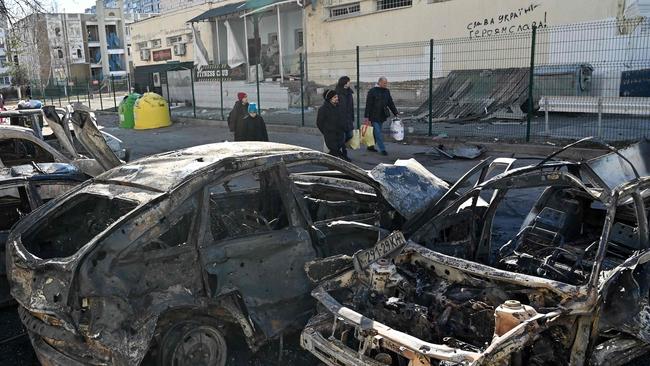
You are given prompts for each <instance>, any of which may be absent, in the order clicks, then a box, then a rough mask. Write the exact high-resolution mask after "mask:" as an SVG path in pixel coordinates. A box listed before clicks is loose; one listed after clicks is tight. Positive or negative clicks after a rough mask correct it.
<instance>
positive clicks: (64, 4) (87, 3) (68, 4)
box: [44, 0, 95, 13]
mask: <svg viewBox="0 0 650 366" xmlns="http://www.w3.org/2000/svg"><path fill="white" fill-rule="evenodd" d="M44 3H45V4H48V3H49V4H52V5H49V6H48V5H45V6H46V8H48V7H53V4H54V3H56V6H57V7H58V12H60V13H62V12H63V9H65V12H66V13H83V12H84V10H85V9H86V8H90V7H91V6H93V5H95V0H52V1H45V2H44ZM48 10H49V9H48Z"/></svg>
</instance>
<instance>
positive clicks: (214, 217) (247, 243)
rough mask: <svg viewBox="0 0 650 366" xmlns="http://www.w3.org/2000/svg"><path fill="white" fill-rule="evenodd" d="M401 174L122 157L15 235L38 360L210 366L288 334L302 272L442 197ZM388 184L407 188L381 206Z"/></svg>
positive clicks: (246, 158) (268, 149) (276, 156)
mask: <svg viewBox="0 0 650 366" xmlns="http://www.w3.org/2000/svg"><path fill="white" fill-rule="evenodd" d="M408 165H409V163H404V164H403V165H401V166H395V167H393V168H390V169H389V167H386V166H384V167H383V168H380V169H379V170H378V171H375V172H374V175H375V176H376V177H377V178H373V177H371V175H370V174H368V172H366V171H365V170H362V169H360V168H358V167H356V166H354V165H352V164H349V163H347V162H345V161H343V160H340V159H337V158H334V157H332V156H329V155H327V154H323V153H320V152H316V151H313V150H309V149H304V148H299V147H295V146H290V145H282V144H273V143H221V144H212V145H204V146H197V147H193V148H189V149H184V150H180V151H174V152H169V153H164V154H159V155H154V156H151V157H147V158H144V159H141V160H138V161H135V162H131V163H128V164H126V165H122V166H120V167H117V168H115V169H112V170H109V171H108V172H106V173H104V174H102V175H100V176H98V177H96V178H94V179H93V180H92V181H88V182H86V183H83V184H82V185H80V186H78V187H77V188H75V189H73V190H72V191H70V192H68V193H66V194H65V195H64V196H62V197H60V198H58V199H56V200H54V201H52V202H50V203H48V204H47V205H46V207H43V208H41V209H40V210H38V211H37V212H35V213H33V214H32V215H30V216H29V217H27V218H25V219H23V220H22V221H21V222H19V223H18V224H17V225H16V226H15V227H14V229H13V230H12V232H11V233H10V235H9V238H8V240H7V269H8V278H9V281H10V284H11V294H12V296H13V297H14V298H15V299H16V300H17V301H18V303H19V305H20V307H19V313H20V315H21V320H22V322H23V323H24V325H25V326H26V328H27V329H28V332H29V335H30V338H31V340H32V344H33V345H34V348H35V350H36V352H37V355H38V357H39V359H40V360H41V362H43V363H44V364H48V365H51V364H55V365H77V364H115V365H123V364H138V363H140V362H141V361H142V360H143V358H145V356H146V355H148V356H147V357H148V359H149V357H150V358H151V359H154V360H158V362H159V363H160V364H163V365H170V364H209V365H224V364H225V363H226V360H227V357H228V356H227V355H228V353H227V343H226V342H227V340H228V341H229V340H230V338H231V337H236V338H238V337H239V339H242V338H243V339H245V342H246V343H247V344H248V346H249V347H250V348H251V349H253V350H256V349H258V348H259V347H260V345H262V344H264V343H265V342H266V341H267V340H269V339H271V338H274V337H276V336H279V335H280V334H282V333H283V332H285V331H287V330H290V329H296V330H300V329H302V327H303V326H304V324H305V323H306V321H307V320H308V319H309V317H310V316H311V315H312V314H313V307H314V301H313V299H312V298H311V296H310V292H311V290H312V289H313V285H312V284H311V282H310V281H309V279H308V278H307V275H306V273H305V272H304V264H305V263H306V262H307V261H310V260H314V259H316V258H319V257H329V256H333V255H337V254H341V255H348V256H350V255H352V254H353V253H355V252H356V251H358V250H360V249H364V248H368V247H372V245H374V243H375V242H376V240H377V237H378V233H377V227H380V228H382V230H394V229H399V228H400V227H401V224H402V223H403V222H404V220H405V218H406V217H408V216H410V213H412V212H413V210H415V209H416V208H415V206H417V205H415V204H413V205H404V204H403V202H401V203H400V202H398V201H400V200H402V201H404V197H406V196H409V195H413V194H414V193H415V194H419V193H417V192H423V193H426V192H430V190H431V184H433V185H436V187H437V188H436V189H435V190H434V191H433V192H434V193H435V194H436V195H437V196H439V197H441V196H442V195H443V194H444V192H446V190H447V189H448V188H449V187H448V186H446V184H445V183H444V182H441V181H435V180H433V181H430V182H431V184H424V183H423V182H424V181H427V177H426V174H425V173H424V172H422V171H421V169H419V168H417V166H416V165H412V166H413V167H414V168H409V167H408ZM417 171H420V173H418V172H417ZM418 175H419V176H420V177H421V178H423V179H424V181H422V180H419V179H417V176H418ZM423 176H424V177H423ZM429 178H430V177H429ZM391 179H401V180H402V181H403V183H404V184H408V183H412V184H414V186H413V187H412V188H411V189H405V190H403V191H401V193H402V195H401V196H400V195H399V194H392V195H391V196H390V197H385V196H384V195H383V194H382V191H383V190H384V188H383V186H382V184H388V182H389V181H391ZM382 182H383V183H382ZM390 202H393V203H394V204H393V203H390ZM425 202H426V200H424V201H423V202H421V203H425ZM395 206H400V207H402V208H401V209H400V210H401V212H402V213H403V214H401V213H400V211H399V210H398V209H396V208H395ZM333 267H336V265H333Z"/></svg>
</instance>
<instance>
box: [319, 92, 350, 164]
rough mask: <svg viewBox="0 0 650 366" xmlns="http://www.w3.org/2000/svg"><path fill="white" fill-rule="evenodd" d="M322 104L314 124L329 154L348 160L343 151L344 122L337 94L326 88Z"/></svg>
mask: <svg viewBox="0 0 650 366" xmlns="http://www.w3.org/2000/svg"><path fill="white" fill-rule="evenodd" d="M323 99H325V101H324V102H323V105H322V106H321V107H320V108H318V115H317V116H316V126H317V127H318V129H319V130H320V132H321V133H322V134H323V138H324V139H325V146H327V149H328V150H329V154H330V155H334V156H336V157H338V158H341V159H345V160H349V159H348V157H347V155H346V154H345V153H344V151H343V147H344V146H345V142H344V138H345V132H344V131H345V122H344V120H343V118H342V116H341V110H340V108H339V105H338V104H339V96H338V95H337V94H336V92H335V91H334V90H330V89H327V90H325V92H324V93H323Z"/></svg>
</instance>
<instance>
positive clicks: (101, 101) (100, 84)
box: [97, 77, 104, 111]
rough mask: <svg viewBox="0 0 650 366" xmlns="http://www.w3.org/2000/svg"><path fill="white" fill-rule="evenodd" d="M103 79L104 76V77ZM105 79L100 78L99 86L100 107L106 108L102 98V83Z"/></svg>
mask: <svg viewBox="0 0 650 366" xmlns="http://www.w3.org/2000/svg"><path fill="white" fill-rule="evenodd" d="M102 79H103V77H102ZM103 81H104V80H98V81H97V86H99V109H100V110H102V111H103V110H104V100H103V99H102V83H103Z"/></svg>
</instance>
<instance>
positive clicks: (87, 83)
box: [86, 81, 93, 110]
mask: <svg viewBox="0 0 650 366" xmlns="http://www.w3.org/2000/svg"><path fill="white" fill-rule="evenodd" d="M86 94H88V108H90V109H91V110H92V109H93V106H92V105H91V104H90V81H88V82H86Z"/></svg>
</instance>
